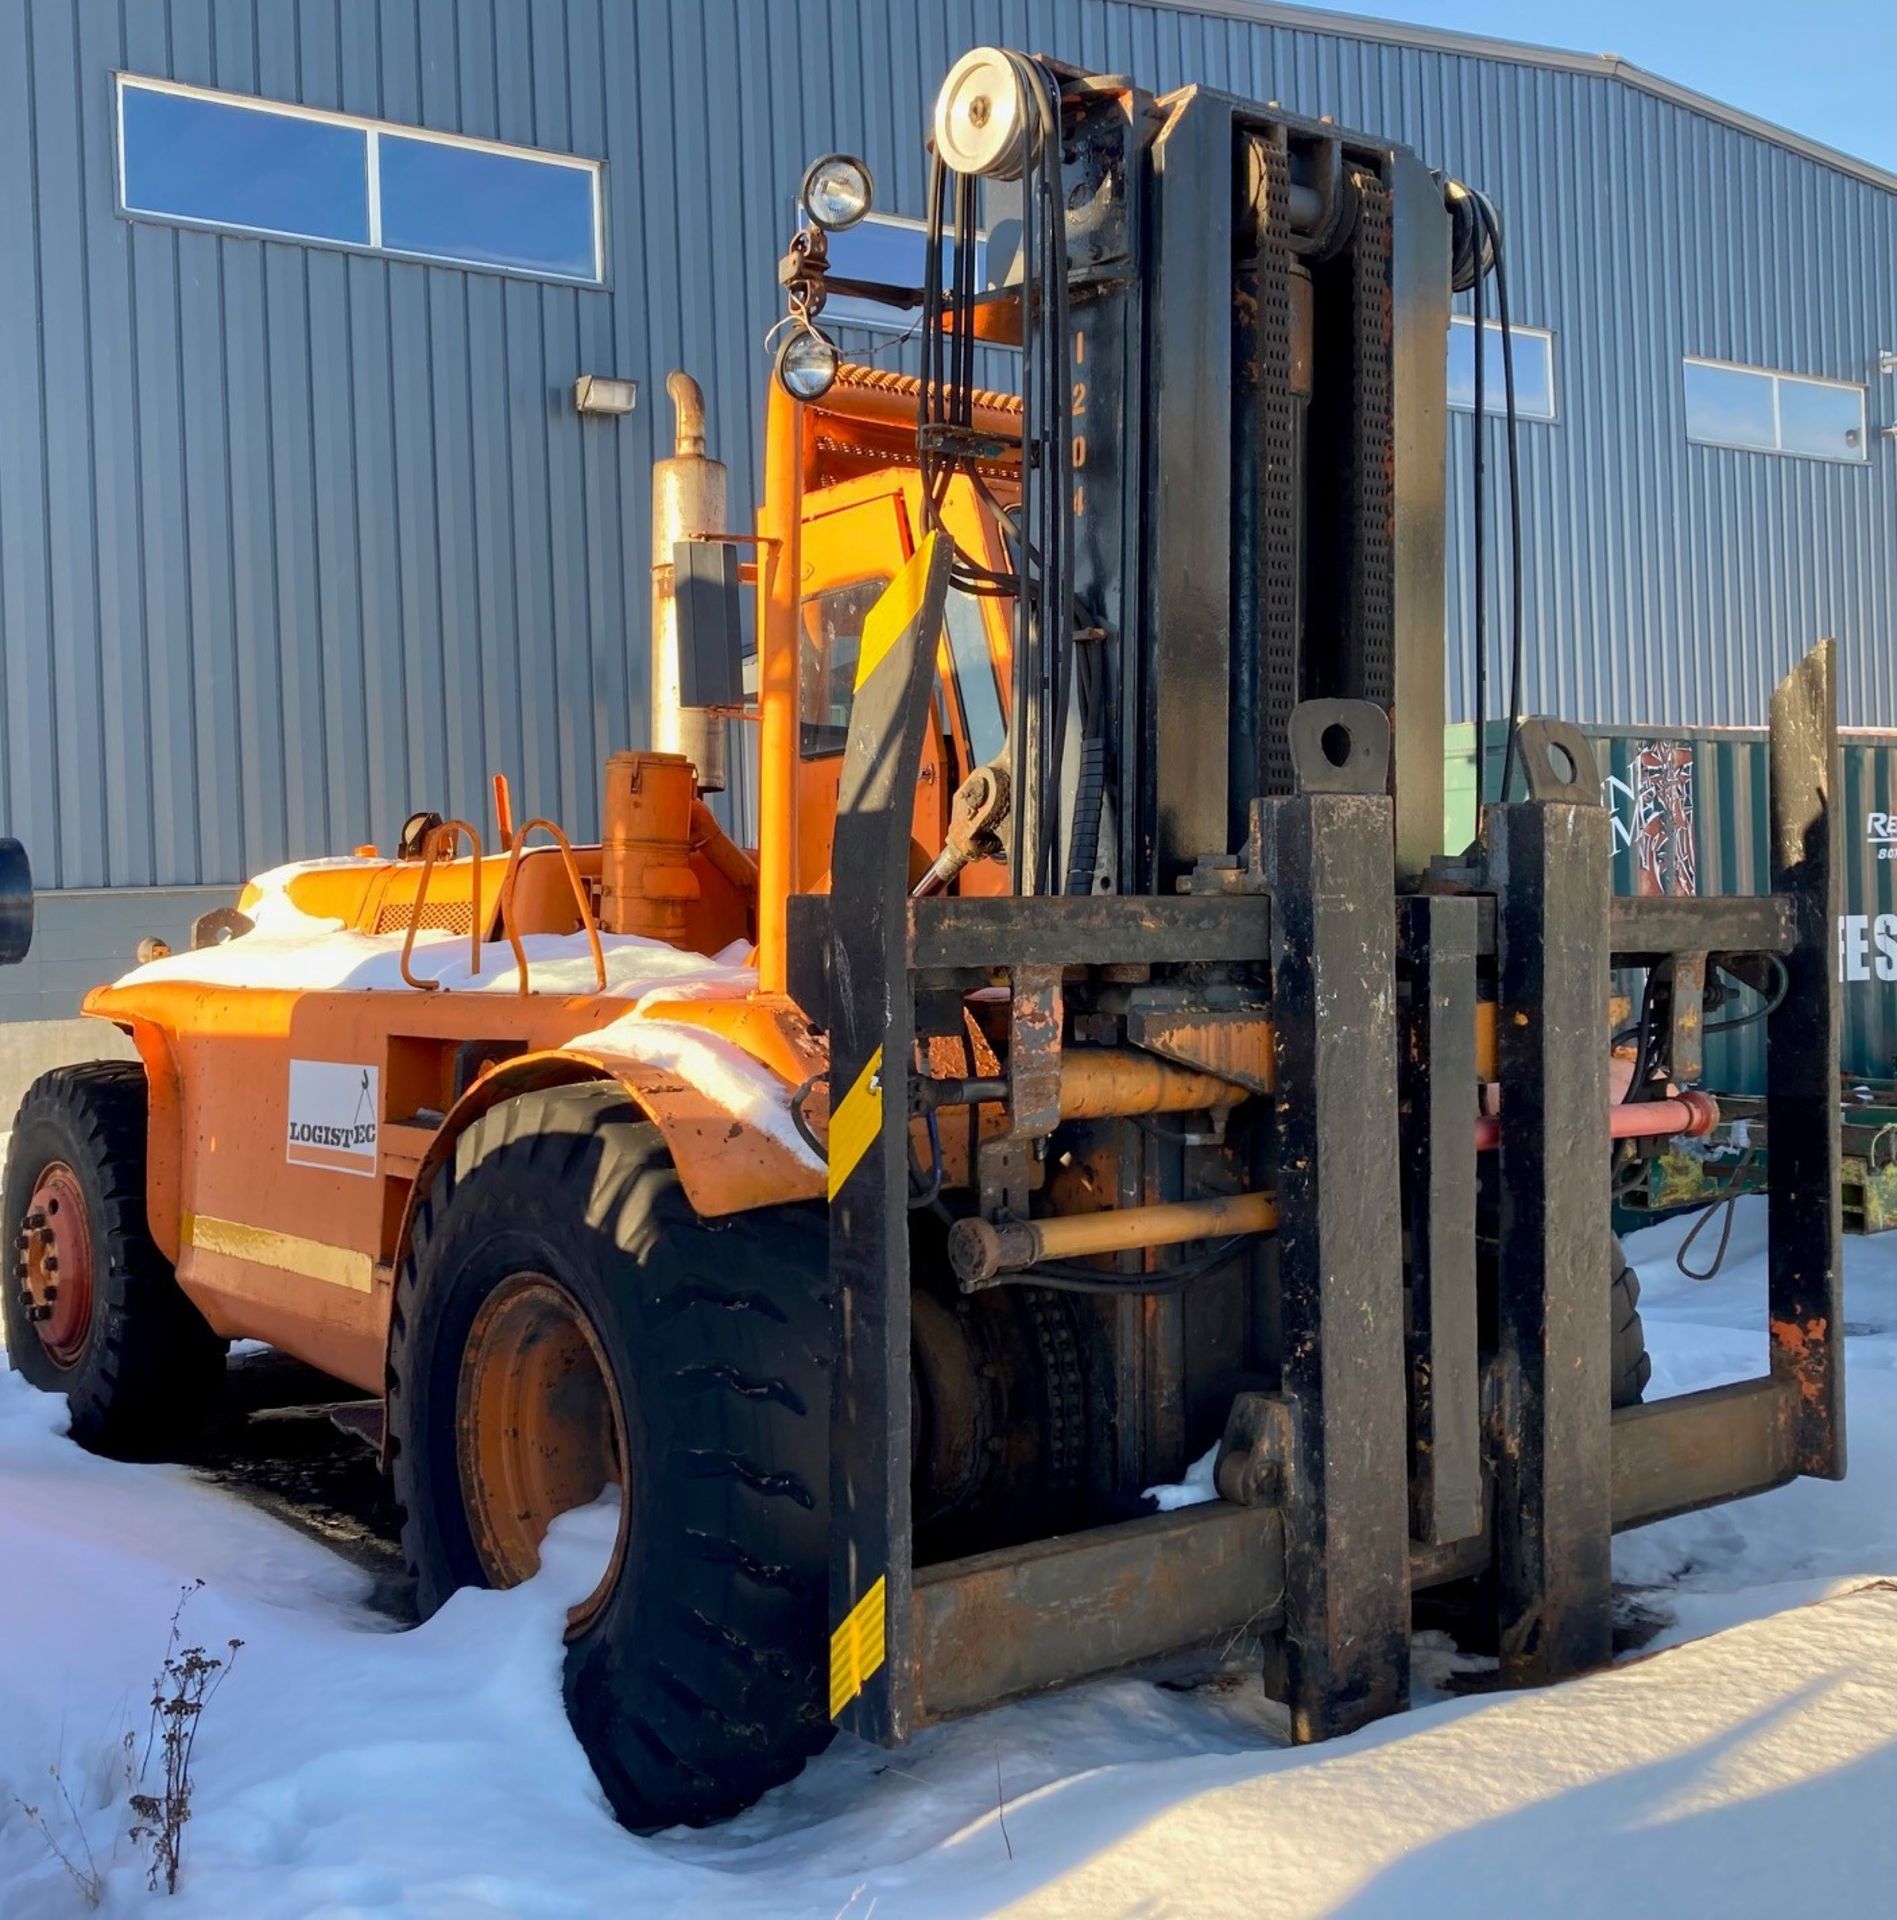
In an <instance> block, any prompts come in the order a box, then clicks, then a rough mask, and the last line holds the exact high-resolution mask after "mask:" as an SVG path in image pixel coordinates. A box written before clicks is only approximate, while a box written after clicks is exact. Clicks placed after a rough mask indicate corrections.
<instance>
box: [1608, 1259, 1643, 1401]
mask: <svg viewBox="0 0 1897 1920" xmlns="http://www.w3.org/2000/svg"><path fill="white" fill-rule="evenodd" d="M1607 1244H1608V1270H1609V1271H1610V1272H1611V1273H1612V1275H1613V1295H1614V1360H1613V1383H1614V1388H1613V1393H1614V1397H1613V1404H1614V1405H1615V1406H1617V1407H1637V1406H1639V1404H1640V1401H1641V1396H1642V1395H1643V1394H1645V1392H1646V1390H1647V1382H1648V1381H1649V1380H1651V1379H1652V1378H1653V1358H1652V1356H1651V1355H1650V1354H1649V1353H1648V1352H1647V1330H1646V1328H1645V1327H1644V1326H1643V1325H1642V1324H1641V1321H1640V1276H1639V1274H1637V1273H1636V1272H1635V1271H1634V1270H1633V1265H1632V1263H1631V1262H1630V1261H1629V1260H1628V1258H1627V1249H1626V1248H1625V1247H1623V1246H1622V1245H1621V1244H1620V1241H1619V1238H1618V1237H1617V1236H1614V1235H1609V1237H1608V1243H1607Z"/></svg>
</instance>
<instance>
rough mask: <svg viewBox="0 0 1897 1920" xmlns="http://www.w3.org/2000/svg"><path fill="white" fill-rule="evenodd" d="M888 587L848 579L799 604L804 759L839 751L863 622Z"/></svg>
mask: <svg viewBox="0 0 1897 1920" xmlns="http://www.w3.org/2000/svg"><path fill="white" fill-rule="evenodd" d="M888 585H889V581H888V578H887V577H886V576H885V577H883V578H880V579H874V580H853V581H851V582H850V584H849V585H848V586H845V587H831V588H829V589H828V590H827V591H825V592H823V593H813V594H811V595H810V596H809V598H808V599H806V600H805V601H804V604H803V647H802V654H801V658H800V660H799V663H798V670H797V685H798V714H799V719H800V722H801V725H800V727H799V736H800V739H799V750H800V751H801V753H802V755H803V757H804V758H805V759H806V760H822V759H826V758H828V757H829V756H830V755H832V754H838V753H841V752H842V751H843V746H844V742H845V741H846V740H847V739H848V738H849V732H850V703H851V702H852V701H853V700H854V699H855V697H856V656H857V653H858V650H859V649H860V648H861V646H862V642H863V622H864V621H865V620H866V619H867V618H868V617H869V610H870V608H871V607H873V606H874V605H875V604H876V602H877V601H878V600H880V599H881V598H882V596H883V590H884V589H885V588H886V587H887V586H888Z"/></svg>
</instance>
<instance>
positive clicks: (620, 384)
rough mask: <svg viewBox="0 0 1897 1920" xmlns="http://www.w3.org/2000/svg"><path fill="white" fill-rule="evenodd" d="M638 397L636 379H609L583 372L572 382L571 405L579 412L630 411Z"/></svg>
mask: <svg viewBox="0 0 1897 1920" xmlns="http://www.w3.org/2000/svg"><path fill="white" fill-rule="evenodd" d="M638 398H639V383H638V381H636V380H609V379H607V377H606V376H605V375H604V374H603V373H583V374H581V375H580V377H579V378H578V379H577V380H575V381H574V383H573V405H574V407H575V408H576V409H577V410H578V411H579V412H581V413H630V412H631V411H632V409H633V406H634V404H635V403H636V402H637V400H638Z"/></svg>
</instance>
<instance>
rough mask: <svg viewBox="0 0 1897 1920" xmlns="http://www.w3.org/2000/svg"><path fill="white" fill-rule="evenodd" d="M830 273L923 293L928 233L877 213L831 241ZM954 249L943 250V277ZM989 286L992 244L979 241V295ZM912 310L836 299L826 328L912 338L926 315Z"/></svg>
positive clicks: (842, 296)
mask: <svg viewBox="0 0 1897 1920" xmlns="http://www.w3.org/2000/svg"><path fill="white" fill-rule="evenodd" d="M829 241H830V272H831V274H832V275H833V276H834V277H835V278H837V279H841V280H874V281H878V282H880V283H881V284H882V285H883V286H887V287H916V288H920V287H921V285H922V282H923V279H924V277H925V275H926V274H927V271H928V258H929V252H928V229H927V227H926V226H925V225H924V224H923V223H922V222H921V221H920V220H904V219H902V218H901V217H900V216H899V215H897V214H893V213H872V214H870V215H869V216H868V217H867V218H866V219H863V220H860V221H858V223H857V224H856V225H855V226H853V227H845V228H844V229H843V230H842V231H841V232H840V233H833V234H831V235H830V236H829ZM951 258H952V254H951V251H950V247H949V243H948V241H947V240H944V242H943V246H942V273H943V277H944V279H946V278H947V276H948V273H949V271H950V260H951ZM987 285H988V242H987V239H986V237H985V236H981V237H978V238H977V239H976V241H975V289H976V291H977V292H981V291H982V290H983V289H985V288H986V287H987ZM921 311H922V309H921V305H920V303H919V302H918V304H917V305H915V306H913V307H891V306H885V305H884V304H883V302H882V301H880V300H868V299H864V298H862V297H860V296H859V295H857V294H853V293H833V294H832V295H831V296H830V297H829V299H828V300H827V301H826V302H825V303H824V309H823V313H822V314H821V316H820V324H821V323H822V322H828V321H834V322H835V323H836V324H837V325H838V326H845V327H874V328H877V329H879V330H880V331H882V332H885V333H907V332H908V331H909V329H910V328H911V327H913V326H914V325H915V324H916V322H917V317H918V316H919V314H920V313H921Z"/></svg>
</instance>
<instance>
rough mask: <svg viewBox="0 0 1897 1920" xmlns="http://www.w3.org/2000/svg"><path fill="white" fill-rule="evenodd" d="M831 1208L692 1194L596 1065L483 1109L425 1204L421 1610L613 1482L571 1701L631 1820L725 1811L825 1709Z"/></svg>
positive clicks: (409, 1540)
mask: <svg viewBox="0 0 1897 1920" xmlns="http://www.w3.org/2000/svg"><path fill="white" fill-rule="evenodd" d="M824 1233H825V1224H824V1220H823V1217H822V1215H821V1214H820V1213H816V1212H814V1211H811V1210H809V1209H804V1208H798V1207H775V1208H769V1209H765V1210H762V1211H760V1212H756V1213H746V1214H738V1215H734V1216H731V1217H730V1218H728V1219H724V1220H717V1221H705V1220H701V1219H700V1218H699V1217H698V1216H697V1214H696V1213H694V1212H693V1210H692V1208H691V1206H690V1204H689V1202H688V1201H687V1200H686V1198H685V1196H684V1193H683V1191H682V1189H681V1188H680V1185H679V1180H678V1175H677V1173H676V1171H675V1170H674V1169H673V1167H672V1164H671V1162H670V1160H669V1158H668V1157H667V1154H666V1151H665V1146H664V1142H663V1139H662V1138H661V1136H660V1134H659V1132H658V1130H657V1129H656V1128H655V1127H653V1126H651V1125H650V1124H649V1123H648V1122H646V1121H645V1120H644V1118H643V1117H642V1116H641V1115H640V1113H639V1111H638V1109H637V1108H636V1107H635V1106H634V1105H633V1103H632V1102H631V1101H630V1100H629V1099H628V1098H627V1097H626V1095H625V1094H624V1093H623V1092H622V1091H620V1090H619V1089H618V1088H616V1087H600V1086H584V1087H564V1088H556V1089H552V1090H549V1091H546V1092H542V1093H534V1094H528V1095H526V1096H523V1097H522V1098H519V1099H516V1100H512V1101H508V1102H505V1103H504V1104H502V1105H501V1106H498V1107H496V1108H494V1109H493V1110H492V1111H490V1112H489V1113H487V1114H485V1115H483V1116H482V1117H481V1118H480V1119H478V1120H477V1121H475V1122H474V1124H473V1125H472V1126H471V1127H470V1128H469V1129H468V1131H467V1132H466V1133H465V1134H464V1135H463V1136H462V1137H461V1139H460V1140H459V1141H458V1142H457V1143H456V1150H455V1154H454V1157H453V1159H452V1161H451V1162H450V1163H449V1165H447V1166H446V1167H444V1168H443V1169H442V1171H441V1173H440V1174H439V1175H438V1176H437V1177H436V1179H435V1181H434V1184H433V1186H432V1187H431V1189H430V1191H429V1193H428V1195H427V1197H426V1198H425V1200H424V1201H423V1202H422V1204H421V1206H420V1207H419V1208H418V1209H417V1213H416V1220H415V1233H414V1240H413V1245H412V1248H411V1251H410V1254H409V1257H408V1258H407V1260H406V1261H405V1263H404V1265H403V1268H402V1271H401V1274H400V1277H399V1279H398V1283H397V1289H396V1298H395V1305H394V1316H393V1321H392V1327H391V1337H390V1366H389V1379H388V1416H389V1435H390V1440H391V1443H392V1447H391V1450H392V1470H393V1473H394V1477H395V1487H396V1497H397V1499H398V1500H399V1501H400V1502H401V1504H402V1506H403V1509H404V1514H405V1519H404V1526H403V1544H404V1547H405V1550H406V1552H407V1555H408V1559H409V1562H410V1566H411V1570H412V1571H413V1574H414V1576H415V1579H416V1583H417V1592H418V1599H419V1602H420V1605H421V1609H422V1611H423V1613H424V1614H427V1613H430V1612H432V1611H433V1610H434V1609H435V1608H437V1607H439V1606H440V1605H441V1604H442V1602H443V1601H444V1600H445V1599H446V1598H447V1597H448V1595H449V1594H450V1593H452V1592H453V1591H454V1590H455V1589H456V1588H457V1587H461V1586H495V1585H507V1584H511V1583H512V1581H514V1580H516V1579H520V1578H524V1577H526V1576H527V1575H529V1574H531V1572H532V1571H533V1570H534V1567H535V1566H536V1565H537V1564H538V1554H537V1548H538V1541H539V1538H540V1536H541V1535H542V1534H544V1531H545V1525H546V1521H547V1519H548V1518H550V1517H552V1515H553V1514H556V1513H558V1512H560V1511H564V1510H565V1509H566V1508H567V1507H570V1506H575V1505H582V1504H585V1503H586V1502H587V1501H588V1500H589V1499H591V1498H592V1497H593V1496H594V1495H595V1494H597V1493H598V1492H599V1491H600V1490H601V1488H602V1486H603V1483H604V1482H606V1481H609V1480H610V1481H616V1482H617V1484H618V1486H619V1489H620V1522H619V1537H618V1541H617V1544H616V1546H615V1549H614V1553H613V1558H612V1561H611V1563H610V1565H609V1567H608V1570H607V1573H606V1574H605V1576H604V1577H603V1579H602V1581H601V1583H600V1586H599V1587H598V1588H596V1589H595V1591H594V1593H593V1594H592V1595H591V1596H590V1597H589V1599H588V1600H586V1601H585V1602H583V1603H582V1604H581V1606H580V1607H578V1608H576V1609H575V1611H574V1614H573V1615H572V1616H570V1620H571V1625H570V1627H569V1635H568V1651H567V1661H566V1699H567V1708H568V1712H569V1715H570V1717H571V1719H572V1721H573V1726H574V1730H575V1731H576V1733H577V1734H578V1735H579V1738H580V1741H581V1744H582V1745H583V1746H584V1747H585V1749H586V1752H587V1756H588V1758H589V1759H590V1760H591V1762H592V1764H593V1769H594V1771H595V1773H596V1774H597V1775H598V1776H599V1780H600V1783H601V1785H602V1786H603V1787H604V1788H605V1790H606V1793H607V1796H608V1798H609V1799H610V1800H611V1802H612V1804H613V1808H614V1810H615V1812H616V1813H617V1814H618V1815H619V1817H620V1819H621V1820H623V1821H624V1822H625V1823H626V1824H627V1825H628V1826H631V1827H635V1828H640V1829H647V1830H649V1829H653V1828H658V1827H665V1826H670V1825H674V1824H676V1823H678V1822H681V1821H684V1822H690V1823H693V1824H699V1823H703V1822H705V1821H709V1820H714V1819H719V1818H722V1817H724V1816H725V1815H728V1814H731V1813H734V1812H736V1811H738V1810H739V1809H740V1808H742V1807H744V1806H747V1805H749V1804H750V1803H751V1802H752V1801H753V1800H755V1799H757V1798H758V1796H759V1795H760V1794H762V1793H764V1792H766V1791H767V1790H768V1789H769V1788H771V1787H773V1786H776V1785H778V1784H779V1783H780V1782H782V1781H784V1780H787V1779H789V1778H790V1777H791V1776H792V1775H794V1774H795V1773H797V1772H798V1771H799V1770H800V1769H801V1768H802V1766H803V1764H804V1761H805V1760H806V1759H807V1758H808V1757H809V1756H810V1755H811V1754H813V1753H815V1752H816V1751H818V1750H819V1749H820V1748H821V1747H822V1746H823V1745H824V1744H825V1743H826V1742H827V1740H828V1738H829V1735H830V1726H829V1721H828V1718H827V1715H826V1713H825V1711H824V1702H823V1698H822V1692H821V1685H820V1663H821V1660H822V1658H823V1653H824V1645H825V1641H824V1628H825V1612H826V1596H827V1569H828V1553H829V1525H828V1516H829V1426H830V1420H829V1408H830V1354H831V1346H832V1341H833V1334H832V1328H831V1310H830V1297H829V1292H828V1285H827V1262H826V1257H825V1237H824ZM510 1435H512V1436H514V1437H512V1438H510V1437H509V1436H510ZM523 1514H524V1515H526V1516H527V1517H526V1519H525V1520H524V1521H523V1520H522V1519H521V1517H520V1516H522V1515H523Z"/></svg>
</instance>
